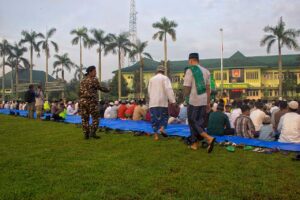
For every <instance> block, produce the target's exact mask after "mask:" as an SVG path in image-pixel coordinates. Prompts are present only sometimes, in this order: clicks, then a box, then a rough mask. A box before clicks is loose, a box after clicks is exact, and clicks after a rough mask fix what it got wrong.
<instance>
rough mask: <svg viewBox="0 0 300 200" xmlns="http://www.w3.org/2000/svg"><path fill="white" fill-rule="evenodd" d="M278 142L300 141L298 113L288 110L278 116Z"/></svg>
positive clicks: (299, 117)
mask: <svg viewBox="0 0 300 200" xmlns="http://www.w3.org/2000/svg"><path fill="white" fill-rule="evenodd" d="M277 129H278V131H279V132H280V137H279V140H278V141H279V142H292V143H300V115H299V114H298V113H295V112H289V113H286V114H285V115H283V116H282V117H281V118H280V121H279V124H278V128H277Z"/></svg>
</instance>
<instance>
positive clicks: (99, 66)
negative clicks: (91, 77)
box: [98, 46, 102, 99]
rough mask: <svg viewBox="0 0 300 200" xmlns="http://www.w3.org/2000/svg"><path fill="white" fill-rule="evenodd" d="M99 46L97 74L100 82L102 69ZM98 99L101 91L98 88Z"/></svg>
mask: <svg viewBox="0 0 300 200" xmlns="http://www.w3.org/2000/svg"><path fill="white" fill-rule="evenodd" d="M101 53H102V52H101V46H99V51H98V56H99V60H98V62H99V63H98V76H99V82H100V83H101V81H102V79H101V74H102V71H101ZM98 95H99V99H101V91H100V90H99V93H98Z"/></svg>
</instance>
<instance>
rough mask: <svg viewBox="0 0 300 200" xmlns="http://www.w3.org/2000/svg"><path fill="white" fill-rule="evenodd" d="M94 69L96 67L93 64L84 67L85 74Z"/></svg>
mask: <svg viewBox="0 0 300 200" xmlns="http://www.w3.org/2000/svg"><path fill="white" fill-rule="evenodd" d="M94 69H96V67H95V66H94V65H92V66H89V67H88V68H87V69H86V71H85V72H86V75H88V74H89V73H90V72H91V71H93V70H94Z"/></svg>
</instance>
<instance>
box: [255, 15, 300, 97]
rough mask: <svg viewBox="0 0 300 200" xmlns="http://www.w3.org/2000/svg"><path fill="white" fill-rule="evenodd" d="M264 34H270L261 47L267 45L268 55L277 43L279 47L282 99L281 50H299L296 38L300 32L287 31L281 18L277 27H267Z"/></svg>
mask: <svg viewBox="0 0 300 200" xmlns="http://www.w3.org/2000/svg"><path fill="white" fill-rule="evenodd" d="M263 30H264V32H266V33H270V34H268V35H265V36H264V37H263V39H262V40H261V41H260V46H265V45H267V53H270V50H271V47H272V45H273V44H274V43H275V42H277V45H278V66H279V70H278V72H279V77H278V79H279V92H278V95H279V97H282V57H281V49H282V48H283V47H284V46H286V47H287V48H288V49H298V48H299V45H298V43H297V40H296V37H298V36H299V35H300V30H296V29H285V22H284V21H283V20H282V17H280V19H279V22H278V24H277V25H276V26H274V27H272V26H266V27H265V28H264V29H263Z"/></svg>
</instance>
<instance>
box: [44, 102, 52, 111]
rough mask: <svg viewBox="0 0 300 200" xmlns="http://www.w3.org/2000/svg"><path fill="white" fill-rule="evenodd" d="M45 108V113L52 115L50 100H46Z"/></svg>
mask: <svg viewBox="0 0 300 200" xmlns="http://www.w3.org/2000/svg"><path fill="white" fill-rule="evenodd" d="M43 108H44V111H45V113H50V112H51V108H50V104H49V101H48V100H46V101H45V102H44V105H43Z"/></svg>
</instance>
